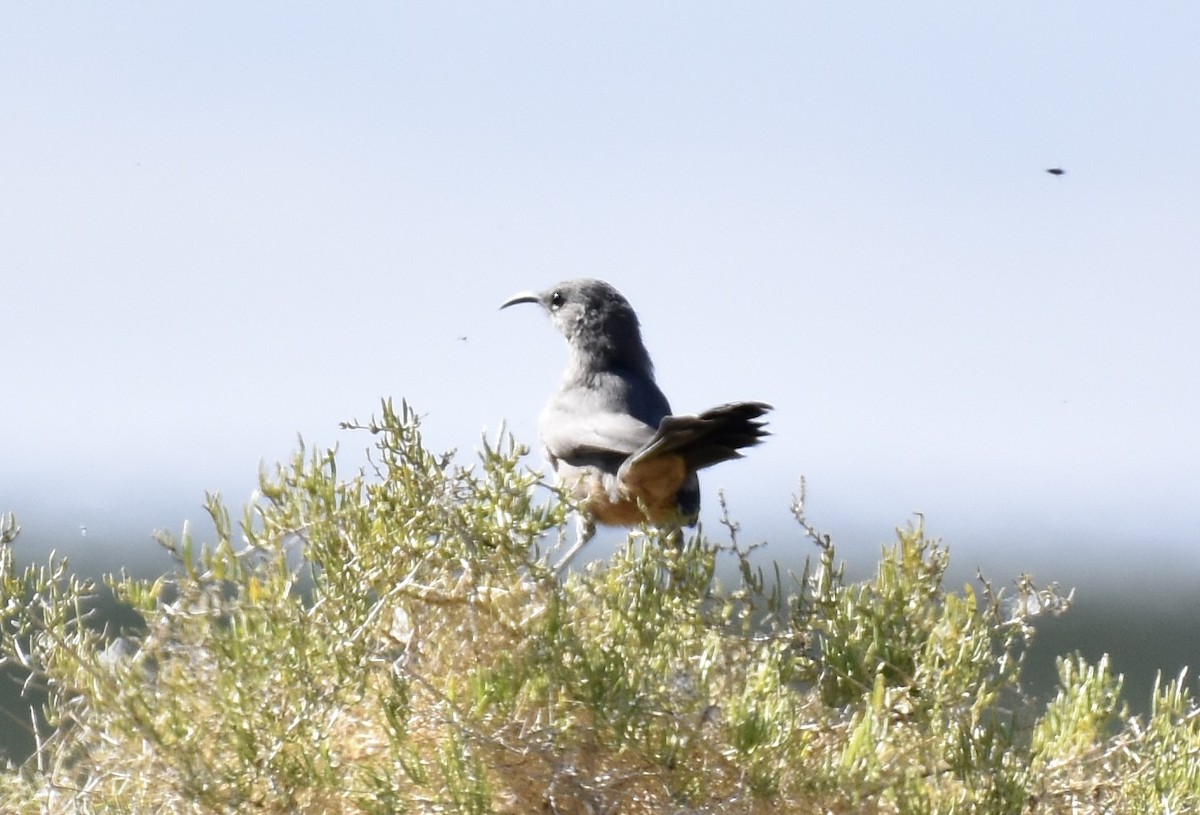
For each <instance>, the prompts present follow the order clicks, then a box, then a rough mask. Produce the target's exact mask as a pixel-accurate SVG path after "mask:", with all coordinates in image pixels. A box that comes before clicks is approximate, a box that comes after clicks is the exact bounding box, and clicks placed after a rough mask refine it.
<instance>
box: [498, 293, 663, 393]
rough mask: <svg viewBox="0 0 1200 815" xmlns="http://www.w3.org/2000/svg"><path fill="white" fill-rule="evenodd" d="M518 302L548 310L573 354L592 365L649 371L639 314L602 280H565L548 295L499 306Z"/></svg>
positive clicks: (516, 299) (521, 296) (523, 297)
mask: <svg viewBox="0 0 1200 815" xmlns="http://www.w3.org/2000/svg"><path fill="white" fill-rule="evenodd" d="M517 303H537V304H538V305H540V306H541V307H542V308H543V309H545V310H546V313H547V314H548V315H550V322H552V323H553V324H554V327H555V328H557V329H558V330H559V332H561V333H562V335H563V336H564V337H566V338H567V342H568V343H569V344H570V346H571V349H572V351H574V352H575V353H576V354H577V355H579V356H580V357H581V358H583V359H585V360H586V361H587V362H589V363H590V364H592V365H596V366H600V367H611V366H622V367H628V368H633V369H635V370H644V371H646V372H647V373H649V372H650V371H651V365H650V355H649V354H648V353H647V352H646V348H645V346H644V345H643V344H642V332H641V327H640V325H639V324H638V318H637V314H636V313H634V310H633V307H632V306H630V305H629V301H628V300H626V299H625V297H624V296H622V294H621V293H620V292H619V291H617V290H616V289H614V288H613V287H612V286H610V285H609V284H608V283H605V282H604V281H603V280H593V279H589V278H584V279H579V280H565V281H563V282H562V283H558V284H556V285H554V286H551V287H550V288H548V289H546V290H545V291H541V292H521V293H520V294H516V295H513V296H512V297H510V298H509V299H508V300H506V301H505V302H504V303H503V304H502V305H501V306H500V308H508V307H509V306H513V305H516V304H517Z"/></svg>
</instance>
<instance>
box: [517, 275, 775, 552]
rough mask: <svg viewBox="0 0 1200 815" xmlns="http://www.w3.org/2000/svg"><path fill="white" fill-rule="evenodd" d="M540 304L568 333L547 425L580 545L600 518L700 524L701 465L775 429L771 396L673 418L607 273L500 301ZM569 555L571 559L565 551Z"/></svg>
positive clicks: (545, 437)
mask: <svg viewBox="0 0 1200 815" xmlns="http://www.w3.org/2000/svg"><path fill="white" fill-rule="evenodd" d="M517 303H537V304H538V305H540V306H541V307H542V308H544V309H545V310H546V312H547V313H548V314H549V315H550V321H551V322H552V323H553V324H554V326H555V328H557V329H558V330H559V331H560V332H562V335H563V336H564V337H566V338H567V346H568V349H569V352H570V356H569V359H568V361H567V369H566V371H564V372H563V377H562V380H561V381H560V382H559V385H558V389H557V390H555V392H554V394H553V395H552V396H551V397H550V401H549V402H548V403H547V404H546V407H545V409H544V410H543V411H542V415H541V418H540V420H539V422H538V431H539V435H540V436H541V441H542V448H543V453H544V454H545V456H546V459H547V461H549V462H550V465H551V466H552V467H553V468H554V472H555V478H556V480H557V481H558V483H559V484H560V485H563V486H564V487H566V489H567V490H568V492H569V493H570V494H571V496H572V497H574V498H575V499H576V500H577V501H578V502H579V508H580V510H581V513H582V514H581V516H580V520H581V528H580V535H579V541H578V543H577V544H576V549H575V550H572V554H573V553H574V551H576V550H577V549H578V547H579V546H580V545H582V543H584V542H586V540H587V539H588V538H590V537H591V536H592V535H593V534H594V533H595V525H596V524H597V523H600V524H605V525H612V526H631V525H635V524H638V523H641V522H642V521H650V522H652V523H655V524H674V525H678V524H686V525H688V526H691V525H692V524H694V523H695V521H696V516H697V515H698V514H699V512H700V481H699V479H698V478H697V476H696V472H697V471H698V470H701V469H703V468H705V467H711V466H712V465H714V464H719V463H721V462H722V461H728V460H730V459H734V458H741V455H742V454H741V453H740V452H738V451H739V450H741V449H742V448H745V447H752V446H753V445H756V444H758V443H759V442H760V441H761V440H762V437H763V436H765V435H766V431H765V430H763V424H764V423H763V422H759V421H755V420H756V419H758V418H759V417H760V416H762V415H763V414H765V413H766V412H767V411H768V410H770V409H771V406H770V405H768V404H766V403H764V402H731V403H729V404H725V405H720V406H718V407H715V408H712V409H711V410H707V411H705V412H703V413H701V414H699V415H698V416H674V415H672V414H671V406H670V404H669V403H668V402H667V398H666V397H665V396H664V395H663V392H662V391H661V390H659V388H658V385H657V384H656V383H655V381H654V366H653V365H652V364H651V362H650V354H649V353H648V352H647V351H646V346H645V345H643V344H642V332H641V327H640V325H639V323H638V318H637V314H635V313H634V311H633V308H632V307H631V306H630V305H629V301H628V300H626V299H625V298H624V297H623V296H622V295H621V293H620V292H618V291H617V290H616V289H614V288H613V287H612V286H610V285H609V284H608V283H605V282H604V281H602V280H588V279H584V280H567V281H565V282H562V283H559V284H558V285H556V286H554V287H552V288H550V289H547V290H546V291H543V292H522V293H521V294H517V295H514V296H513V297H510V298H509V299H508V300H507V301H505V302H504V304H503V305H501V306H500V308H508V307H509V306H511V305H515V304H517ZM564 560H565V558H564Z"/></svg>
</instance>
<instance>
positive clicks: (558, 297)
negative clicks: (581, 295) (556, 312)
mask: <svg viewBox="0 0 1200 815" xmlns="http://www.w3.org/2000/svg"><path fill="white" fill-rule="evenodd" d="M566 301H567V298H566V297H563V293H562V292H560V291H556V292H554V294H552V295H550V308H560V307H561V306H562V304H563V303H565V302H566Z"/></svg>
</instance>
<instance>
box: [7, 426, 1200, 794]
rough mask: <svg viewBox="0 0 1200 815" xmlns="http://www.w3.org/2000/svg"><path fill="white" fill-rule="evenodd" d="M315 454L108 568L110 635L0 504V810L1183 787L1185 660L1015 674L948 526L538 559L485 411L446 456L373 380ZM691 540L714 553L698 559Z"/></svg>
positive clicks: (1021, 603) (519, 481)
mask: <svg viewBox="0 0 1200 815" xmlns="http://www.w3.org/2000/svg"><path fill="white" fill-rule="evenodd" d="M352 426H353V427H355V428H359V429H360V430H362V431H364V432H367V433H370V434H372V437H373V440H374V447H373V451H372V452H371V454H370V456H369V459H368V466H367V467H366V468H365V469H364V470H363V471H361V472H356V473H354V474H353V475H352V476H350V477H348V478H346V477H343V476H341V475H340V474H339V472H338V456H337V454H336V453H335V452H334V451H318V452H309V451H306V450H305V449H303V447H302V448H301V449H300V451H299V452H298V453H297V454H296V456H295V458H294V459H293V460H292V461H291V462H289V463H288V464H287V465H286V466H283V467H280V468H278V469H277V470H276V471H275V472H273V473H270V474H264V475H263V477H262V479H261V484H262V486H261V500H259V501H257V502H255V503H253V504H252V505H251V506H249V507H248V508H247V509H246V511H245V513H244V515H243V517H242V518H241V520H240V523H239V524H237V525H236V528H235V525H234V523H233V522H232V521H231V519H230V516H229V513H228V512H227V510H226V509H225V507H224V505H223V504H222V503H221V502H220V500H219V499H218V498H216V497H210V499H209V501H208V510H209V514H210V516H211V517H212V520H213V524H214V529H215V535H214V542H213V543H211V544H209V545H203V546H202V545H198V544H197V543H196V542H195V541H194V540H193V537H192V535H191V533H190V532H189V530H187V529H186V528H185V530H184V532H183V534H182V536H181V537H180V538H179V539H178V540H175V539H173V538H170V537H167V536H163V538H162V543H163V544H164V545H165V546H167V547H168V548H170V550H171V551H172V552H173V553H174V554H175V557H176V561H177V564H178V565H177V568H176V570H175V571H174V572H173V573H172V574H171V575H168V576H166V577H164V578H161V579H159V580H156V581H144V580H135V579H133V578H130V577H128V576H114V577H111V578H109V579H108V580H107V585H108V587H109V589H110V590H111V591H112V592H114V593H115V595H116V596H117V597H118V598H119V599H120V600H121V601H122V602H123V603H125V604H127V605H128V606H130V607H131V608H132V609H134V610H136V612H137V613H138V614H139V615H140V616H141V619H142V620H143V621H144V626H143V627H141V628H139V629H138V630H136V631H126V632H122V636H120V637H118V636H117V633H118V632H106V631H98V630H96V629H94V628H92V627H89V625H87V619H88V618H87V613H88V609H89V607H90V603H91V598H92V597H93V596H94V594H95V592H96V590H97V587H95V586H93V585H90V584H88V583H85V582H81V581H79V580H76V579H74V578H72V577H71V576H70V573H69V571H68V570H67V566H66V563H65V562H64V561H62V560H61V559H57V558H52V559H51V560H50V561H49V563H48V564H47V565H44V566H34V567H27V568H24V569H18V568H17V567H16V565H15V561H14V559H13V551H12V546H11V545H10V544H11V543H12V541H13V539H14V538H15V537H16V532H17V530H16V525H15V522H14V521H13V520H12V519H11V517H5V518H3V519H0V654H2V655H3V660H4V662H5V664H6V665H7V666H9V667H11V668H16V669H18V670H20V671H21V672H22V673H23V675H24V676H26V677H28V681H29V683H30V686H31V687H39V688H44V689H45V690H46V692H48V694H49V702H48V704H47V705H46V710H45V721H46V722H47V729H46V730H45V732H43V733H42V734H41V737H40V739H39V749H38V752H37V753H36V755H35V756H34V757H33V758H32V759H31V760H30V761H29V762H28V763H27V764H25V765H24V766H21V767H15V768H11V769H9V770H8V771H6V772H0V811H3V812H5V813H9V812H12V813H27V812H28V813H34V812H37V813H42V812H50V813H60V812H63V813H66V812H71V813H75V812H81V813H90V812H104V813H110V812H117V813H120V812H128V813H159V812H165V813H176V812H178V813H229V812H233V813H240V812H245V813H251V812H253V813H292V812H330V813H391V812H430V813H432V812H438V813H441V812H451V813H472V814H474V813H492V812H504V813H530V812H552V813H584V812H594V813H601V812H620V813H661V812H669V813H685V812H686V813H708V812H712V813H717V812H721V813H739V812H741V813H766V812H772V813H775V812H788V813H791V812H795V813H811V812H830V813H851V812H854V813H858V812H867V813H930V812H945V813H951V812H953V813H971V812H977V813H1022V812H1054V813H1057V812H1080V813H1082V812H1095V813H1100V812H1114V811H1120V812H1147V813H1149V812H1180V811H1185V810H1186V809H1187V808H1188V807H1194V806H1196V804H1197V794H1196V790H1197V789H1200V713H1198V712H1197V708H1196V706H1195V704H1194V702H1193V701H1192V699H1191V697H1190V695H1189V693H1188V691H1187V689H1186V688H1185V686H1184V682H1183V677H1180V678H1179V679H1178V680H1176V681H1175V682H1171V683H1168V684H1167V685H1166V686H1165V687H1162V688H1160V690H1159V691H1158V693H1157V695H1156V698H1155V703H1154V708H1153V711H1152V713H1151V715H1150V716H1149V718H1148V719H1147V720H1145V721H1143V720H1139V719H1131V718H1129V717H1128V714H1127V713H1126V711H1125V710H1124V709H1123V708H1122V707H1121V706H1120V702H1119V691H1120V679H1119V677H1114V676H1113V675H1112V674H1111V672H1110V670H1109V666H1108V664H1107V661H1103V660H1102V661H1101V662H1100V663H1099V664H1097V665H1089V664H1087V663H1085V662H1084V661H1082V660H1081V659H1078V658H1071V659H1066V660H1063V661H1062V663H1061V667H1060V690H1059V694H1058V696H1057V697H1056V698H1055V699H1054V700H1052V701H1051V702H1050V703H1049V704H1048V705H1046V706H1045V708H1044V710H1041V711H1039V710H1037V709H1035V708H1034V707H1033V706H1032V705H1031V704H1030V703H1029V702H1027V701H1026V700H1024V699H1023V698H1022V697H1021V695H1020V693H1019V692H1018V684H1017V680H1018V675H1019V669H1020V664H1021V656H1022V654H1023V653H1024V650H1025V648H1026V647H1027V645H1028V643H1029V640H1030V637H1031V636H1032V635H1033V625H1032V624H1033V622H1034V619H1035V617H1036V615H1038V614H1040V613H1045V612H1049V611H1057V610H1060V609H1061V608H1062V607H1063V606H1064V601H1063V600H1062V598H1060V597H1058V596H1057V595H1056V594H1055V593H1054V592H1052V591H1045V590H1038V589H1036V588H1035V587H1034V586H1032V584H1030V583H1029V581H1028V580H1026V579H1022V580H1020V581H1018V582H1017V584H1016V585H1015V587H1014V589H1013V590H1011V591H1003V592H1002V591H997V590H994V589H993V588H992V586H991V585H990V584H988V583H987V582H985V581H983V580H982V579H981V580H980V581H979V582H978V583H977V584H975V585H971V586H965V587H963V588H962V589H961V591H948V590H947V589H946V587H945V586H944V582H943V581H944V576H945V572H946V565H947V560H948V553H947V550H946V549H945V548H943V547H941V546H940V545H938V544H937V543H936V542H934V541H932V540H930V539H929V538H927V537H926V535H925V532H924V528H923V526H922V525H921V524H917V525H915V526H909V527H907V528H904V529H902V530H900V531H899V534H898V538H897V541H896V542H895V543H894V544H893V545H892V546H890V547H887V548H885V549H884V550H883V552H882V555H881V558H880V562H879V566H878V571H877V573H876V575H875V577H874V578H872V579H870V580H867V581H865V582H862V583H858V584H850V583H847V582H846V581H845V580H844V573H843V570H842V568H841V567H840V565H839V564H838V562H837V559H836V554H835V550H834V547H833V545H832V543H831V542H830V541H829V539H828V538H827V537H824V536H821V535H819V534H817V533H816V532H815V530H813V529H812V528H811V527H810V526H809V525H808V523H807V521H806V520H805V518H804V514H803V499H802V496H801V498H800V499H798V502H797V506H796V507H795V510H796V515H797V519H798V520H799V521H800V523H801V528H802V530H803V532H804V534H805V536H806V537H807V538H809V539H811V541H812V542H814V543H816V544H817V547H816V548H815V549H814V555H815V557H814V558H813V561H812V562H811V563H810V564H809V565H808V566H807V567H806V568H805V570H804V572H803V574H801V575H799V576H794V577H790V578H788V577H784V576H781V575H780V574H779V573H778V571H776V572H775V573H774V575H773V577H772V578H771V579H767V578H766V577H764V575H763V573H762V572H761V571H760V570H759V569H758V568H756V566H755V565H754V563H753V562H752V560H751V557H750V555H751V553H750V552H749V551H748V550H747V549H745V548H743V547H742V546H741V545H740V544H739V543H738V541H737V534H736V533H737V530H736V526H734V525H733V524H731V523H729V524H728V527H729V533H730V534H729V538H730V539H729V541H728V542H727V543H724V544H717V543H714V542H712V541H710V540H708V539H706V538H705V537H703V536H702V535H696V536H692V537H690V538H688V539H686V540H684V541H683V542H682V545H680V546H676V545H674V542H667V541H666V540H663V539H662V538H660V536H659V534H658V533H657V532H656V531H655V530H652V529H646V530H638V531H635V532H634V533H632V534H630V536H629V537H628V540H627V541H626V543H625V545H624V546H622V547H620V548H619V549H618V551H617V552H616V553H615V554H614V555H613V557H612V558H611V559H610V560H609V561H608V562H597V563H592V564H591V565H589V566H587V567H586V568H584V569H581V570H578V571H575V572H573V573H570V574H567V575H559V574H556V573H555V572H554V569H553V567H552V566H550V565H549V564H551V563H554V562H555V560H554V557H553V556H554V555H555V554H556V550H557V549H558V548H561V547H562V545H563V538H564V537H567V536H566V534H565V533H564V532H562V530H563V529H564V528H565V525H566V524H565V522H566V520H567V515H568V511H569V506H568V505H567V503H566V502H565V501H563V500H561V499H560V500H554V496H549V498H550V500H547V497H548V496H547V495H546V494H544V493H542V492H540V488H539V484H540V476H539V475H538V474H537V473H534V472H531V471H529V470H528V469H526V468H525V467H524V466H523V465H522V456H523V455H524V453H525V450H524V449H523V448H521V447H520V446H518V445H516V444H515V443H514V442H512V441H511V440H509V439H502V440H501V441H500V442H499V443H498V444H496V445H491V444H488V443H487V442H485V443H484V444H483V449H482V451H481V453H480V455H479V461H478V463H477V464H476V465H475V466H473V467H463V466H458V465H455V464H453V463H452V458H451V457H450V456H436V455H433V454H431V453H430V452H429V451H427V450H426V449H425V448H424V446H423V445H422V442H421V437H420V432H419V423H418V421H417V418H416V416H415V414H414V413H413V412H412V411H411V410H410V409H409V408H408V407H407V405H404V406H402V407H401V409H400V410H399V411H396V410H394V409H393V407H392V405H391V404H390V403H386V404H385V405H384V408H383V413H382V417H381V418H380V419H379V420H378V421H372V422H370V423H368V424H367V425H363V426H360V425H357V424H355V425H352ZM722 559H724V560H726V561H729V562H731V563H732V564H734V565H735V566H736V567H737V569H736V574H737V575H738V579H737V580H736V581H735V582H734V585H732V586H730V587H724V586H722V585H721V584H720V581H718V580H717V578H716V574H717V573H718V569H717V566H718V564H719V562H721V561H722Z"/></svg>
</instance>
